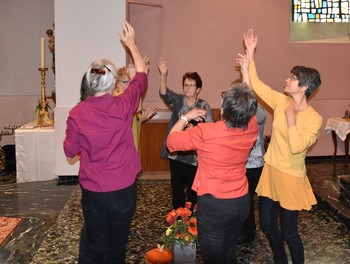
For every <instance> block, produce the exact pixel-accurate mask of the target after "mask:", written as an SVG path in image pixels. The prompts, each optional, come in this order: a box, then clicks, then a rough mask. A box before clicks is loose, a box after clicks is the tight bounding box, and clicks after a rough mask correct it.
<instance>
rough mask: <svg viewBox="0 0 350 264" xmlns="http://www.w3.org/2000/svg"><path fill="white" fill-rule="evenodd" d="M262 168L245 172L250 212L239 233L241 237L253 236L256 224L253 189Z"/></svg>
mask: <svg viewBox="0 0 350 264" xmlns="http://www.w3.org/2000/svg"><path fill="white" fill-rule="evenodd" d="M263 167H264V166H262V167H258V168H251V169H247V172H246V175H247V178H248V183H249V197H250V212H249V216H248V218H247V221H245V223H244V225H243V227H242V231H241V236H242V237H251V236H254V235H255V229H256V224H255V207H254V195H255V189H256V186H257V185H258V182H259V179H260V175H261V172H262V169H263Z"/></svg>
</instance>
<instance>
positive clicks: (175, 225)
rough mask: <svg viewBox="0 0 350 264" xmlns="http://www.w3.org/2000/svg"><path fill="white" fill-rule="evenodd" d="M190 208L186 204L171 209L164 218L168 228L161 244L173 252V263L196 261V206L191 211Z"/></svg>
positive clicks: (189, 203)
mask: <svg viewBox="0 0 350 264" xmlns="http://www.w3.org/2000/svg"><path fill="white" fill-rule="evenodd" d="M191 208H192V203H191V202H187V203H186V204H185V207H179V208H177V209H176V210H175V209H173V210H171V211H170V212H169V213H168V214H167V216H166V221H167V223H169V224H170V226H169V227H168V229H167V230H166V232H165V235H164V238H163V242H164V246H165V248H168V249H171V250H172V251H173V254H174V263H181V262H187V263H191V262H195V259H196V241H197V236H198V231H197V218H196V211H197V205H195V206H194V207H193V211H192V210H191Z"/></svg>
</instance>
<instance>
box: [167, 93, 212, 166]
mask: <svg viewBox="0 0 350 264" xmlns="http://www.w3.org/2000/svg"><path fill="white" fill-rule="evenodd" d="M160 97H161V98H162V99H163V100H164V102H165V103H166V104H167V105H168V106H169V107H170V109H171V111H172V113H171V117H170V121H169V125H168V130H167V132H166V135H165V138H164V143H163V147H162V150H161V153H160V156H161V157H162V158H164V159H174V160H177V161H181V162H184V163H187V164H191V165H194V166H197V155H196V152H195V151H176V152H169V150H168V148H167V147H166V139H167V137H168V135H169V132H170V130H171V128H172V127H173V126H174V125H175V123H176V122H177V121H178V120H179V118H180V117H181V116H182V115H183V114H185V113H186V112H188V111H189V110H191V109H193V108H203V109H205V110H207V116H206V118H205V122H214V119H213V115H212V111H211V108H210V105H209V104H208V103H207V102H206V101H204V100H202V99H198V100H197V102H196V103H195V105H191V106H189V105H187V104H186V99H185V96H184V95H183V94H178V93H175V92H173V91H172V90H170V89H169V88H167V89H166V92H165V94H164V95H162V94H160ZM194 125H196V124H195V123H194Z"/></svg>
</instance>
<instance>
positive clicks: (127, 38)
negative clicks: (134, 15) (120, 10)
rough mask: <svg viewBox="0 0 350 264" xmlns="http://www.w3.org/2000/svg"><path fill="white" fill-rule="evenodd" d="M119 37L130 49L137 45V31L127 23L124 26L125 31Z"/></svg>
mask: <svg viewBox="0 0 350 264" xmlns="http://www.w3.org/2000/svg"><path fill="white" fill-rule="evenodd" d="M119 36H120V40H121V41H122V42H123V43H124V45H125V46H127V47H128V48H130V47H131V46H134V45H135V31H134V29H133V27H132V26H131V25H130V24H129V23H128V22H127V21H126V22H125V24H124V27H123V31H122V32H121V33H119Z"/></svg>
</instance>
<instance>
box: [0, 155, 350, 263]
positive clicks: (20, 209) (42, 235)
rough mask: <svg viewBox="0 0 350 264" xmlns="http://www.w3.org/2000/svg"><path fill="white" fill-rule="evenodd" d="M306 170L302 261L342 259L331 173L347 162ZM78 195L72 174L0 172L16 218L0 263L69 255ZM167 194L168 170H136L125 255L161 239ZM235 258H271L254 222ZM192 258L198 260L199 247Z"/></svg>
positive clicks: (340, 215)
mask: <svg viewBox="0 0 350 264" xmlns="http://www.w3.org/2000/svg"><path fill="white" fill-rule="evenodd" d="M307 170H308V175H309V178H310V182H311V183H312V185H313V188H314V190H315V193H316V195H317V198H318V200H319V203H318V205H317V206H315V207H314V208H313V209H312V210H311V211H309V212H304V211H303V212H301V213H300V218H299V230H300V234H301V237H302V240H303V242H304V247H305V258H306V263H315V264H316V263H317V264H319V263H320V264H323V263H324V264H326V263H327V264H332V263H334V264H335V263H337V264H341V263H344V264H345V263H350V233H349V229H347V223H349V221H350V218H346V217H347V212H346V210H349V209H346V208H344V207H337V206H336V204H337V203H338V205H339V204H340V202H339V176H341V175H350V166H348V163H346V162H344V160H341V159H340V160H336V161H332V160H320V161H317V160H316V161H310V162H308V163H307ZM80 195H81V192H80V188H79V186H78V185H76V184H74V181H72V180H67V181H62V180H60V181H57V180H52V181H43V182H32V183H18V184H17V183H15V174H13V173H12V174H10V175H0V216H13V217H22V218H23V221H22V223H21V224H20V225H19V226H18V227H17V228H16V229H15V231H14V232H13V233H12V235H11V236H10V237H9V238H8V239H7V240H6V241H5V243H4V244H3V245H2V246H1V247H0V263H1V264H6V263H8V264H12V263H13V264H26V263H33V264H39V263H40V264H43V263H44V264H46V263H47V264H51V263H62V264H63V263H65V264H66V263H77V256H78V245H79V232H80V228H81V225H82V221H83V219H82V214H81V208H80ZM170 199H171V197H170V182H169V174H168V173H144V174H143V175H142V176H141V177H139V179H138V201H137V209H136V212H135V215H134V218H133V221H132V226H131V235H130V238H129V243H128V248H127V261H126V262H127V263H135V264H138V263H144V262H143V259H144V255H145V252H146V251H148V250H149V249H152V248H154V247H156V245H157V243H160V242H161V238H162V236H163V234H164V232H165V230H166V228H167V224H166V223H165V220H164V219H165V215H166V214H167V212H168V211H169V210H170V209H171V206H170ZM329 201H333V202H334V203H333V205H332V204H329ZM339 208H340V209H339ZM344 212H345V213H344ZM257 217H258V215H257ZM257 221H258V219H257ZM238 259H239V263H272V255H271V251H270V248H269V246H268V243H267V241H266V239H265V237H264V235H263V233H262V232H261V230H260V228H258V230H257V236H256V238H255V239H254V240H253V241H252V242H250V243H246V244H243V245H240V246H239V248H238ZM196 263H202V260H201V257H200V248H199V247H197V261H196ZM290 263H291V262H290Z"/></svg>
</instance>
